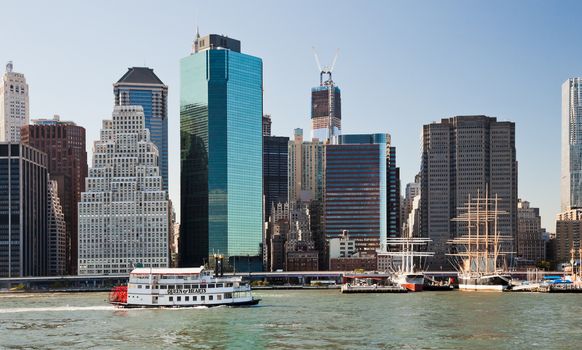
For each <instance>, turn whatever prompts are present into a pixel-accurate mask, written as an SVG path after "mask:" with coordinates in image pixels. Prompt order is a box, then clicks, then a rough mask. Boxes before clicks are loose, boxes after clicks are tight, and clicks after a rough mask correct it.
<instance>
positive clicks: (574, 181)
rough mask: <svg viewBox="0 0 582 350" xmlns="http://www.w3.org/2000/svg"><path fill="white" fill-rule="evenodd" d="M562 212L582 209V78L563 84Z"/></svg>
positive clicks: (572, 79) (571, 79)
mask: <svg viewBox="0 0 582 350" xmlns="http://www.w3.org/2000/svg"><path fill="white" fill-rule="evenodd" d="M560 187H561V208H562V211H567V210H569V209H576V208H582V78H570V79H568V80H566V81H565V82H564V84H562V175H561V186H560Z"/></svg>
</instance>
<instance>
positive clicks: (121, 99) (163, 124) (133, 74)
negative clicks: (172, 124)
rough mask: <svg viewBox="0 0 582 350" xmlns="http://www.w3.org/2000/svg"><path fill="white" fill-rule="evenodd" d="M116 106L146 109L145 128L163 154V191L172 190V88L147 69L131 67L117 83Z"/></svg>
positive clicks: (161, 159)
mask: <svg viewBox="0 0 582 350" xmlns="http://www.w3.org/2000/svg"><path fill="white" fill-rule="evenodd" d="M113 93H114V94H115V105H116V106H142V108H143V112H144V115H145V127H146V129H148V130H149V131H150V139H151V141H152V142H153V143H154V144H155V145H156V147H157V148H158V152H159V154H160V164H159V166H160V171H161V175H162V180H163V189H164V190H166V191H167V190H168V86H166V85H164V83H163V82H162V81H161V80H160V78H158V76H157V75H156V74H155V73H154V70H153V69H151V68H147V67H132V68H128V70H127V72H126V73H125V74H124V75H123V76H122V77H121V78H120V79H119V81H117V83H115V84H113Z"/></svg>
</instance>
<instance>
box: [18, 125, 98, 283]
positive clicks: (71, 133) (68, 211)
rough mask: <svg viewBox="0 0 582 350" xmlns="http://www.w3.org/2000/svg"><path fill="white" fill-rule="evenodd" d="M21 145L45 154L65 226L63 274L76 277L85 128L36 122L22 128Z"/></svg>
mask: <svg viewBox="0 0 582 350" xmlns="http://www.w3.org/2000/svg"><path fill="white" fill-rule="evenodd" d="M21 137H22V142H23V143H25V144H27V145H30V146H32V147H35V148H37V149H39V150H41V151H42V152H45V153H46V154H47V155H48V171H49V175H50V179H51V180H54V181H56V182H57V184H58V185H57V189H58V192H57V193H58V197H59V200H60V204H61V206H62V210H63V215H64V218H65V223H66V225H65V227H66V237H65V239H66V247H65V260H66V272H67V273H68V274H70V275H76V274H77V260H78V257H77V253H78V246H77V242H78V231H79V227H78V226H79V223H78V219H79V218H78V216H79V215H78V207H77V203H79V201H80V199H81V192H83V191H85V178H86V177H87V151H86V139H85V128H83V127H81V126H77V125H76V124H75V123H73V122H70V121H61V120H60V118H59V116H58V115H55V116H54V117H53V118H52V119H35V120H33V121H32V125H25V126H23V127H22V129H21Z"/></svg>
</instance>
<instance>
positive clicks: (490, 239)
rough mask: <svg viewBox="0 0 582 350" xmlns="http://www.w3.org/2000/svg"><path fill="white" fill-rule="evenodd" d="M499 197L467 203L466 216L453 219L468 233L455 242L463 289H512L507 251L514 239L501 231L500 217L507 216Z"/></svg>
mask: <svg viewBox="0 0 582 350" xmlns="http://www.w3.org/2000/svg"><path fill="white" fill-rule="evenodd" d="M499 200H500V199H499V198H498V197H497V195H495V198H490V197H489V195H488V191H486V195H485V198H482V197H480V196H479V194H477V198H474V199H471V196H469V200H468V202H467V203H466V207H463V208H460V209H465V213H463V214H461V215H460V216H458V217H456V218H454V219H453V221H457V222H460V223H462V225H459V226H460V227H461V226H464V227H466V230H467V234H466V235H463V236H459V237H457V238H454V239H452V240H451V241H449V243H450V244H451V246H452V251H453V252H452V253H450V254H448V255H449V256H451V257H452V259H453V264H454V265H456V267H457V271H458V273H459V290H465V291H505V290H508V289H510V288H511V276H510V274H509V273H508V271H507V266H506V263H505V262H506V261H505V257H506V256H507V255H508V254H510V253H511V252H509V251H507V250H505V249H506V248H507V247H509V246H510V245H511V237H509V236H502V235H501V234H500V233H499V230H498V216H499V215H501V214H507V212H505V211H501V210H499V209H498V202H499Z"/></svg>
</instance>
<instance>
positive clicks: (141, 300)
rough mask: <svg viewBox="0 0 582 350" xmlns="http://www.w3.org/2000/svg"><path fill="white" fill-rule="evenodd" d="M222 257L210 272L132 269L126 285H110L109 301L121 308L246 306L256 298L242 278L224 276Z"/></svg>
mask: <svg viewBox="0 0 582 350" xmlns="http://www.w3.org/2000/svg"><path fill="white" fill-rule="evenodd" d="M222 261H223V258H222V256H220V257H219V258H218V259H216V266H215V270H214V275H213V274H212V272H211V271H208V270H206V269H205V267H204V266H200V267H196V268H136V269H134V270H133V271H131V273H130V274H129V282H128V284H127V286H117V287H114V288H113V289H112V290H111V292H110V294H109V302H110V303H111V304H113V305H115V306H117V307H121V308H147V307H154V308H159V307H194V306H206V307H211V306H220V305H228V306H247V305H257V304H258V303H259V301H260V299H255V298H253V296H252V291H251V286H250V285H249V284H248V283H246V282H243V281H242V277H240V276H233V277H224V274H223V271H222Z"/></svg>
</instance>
